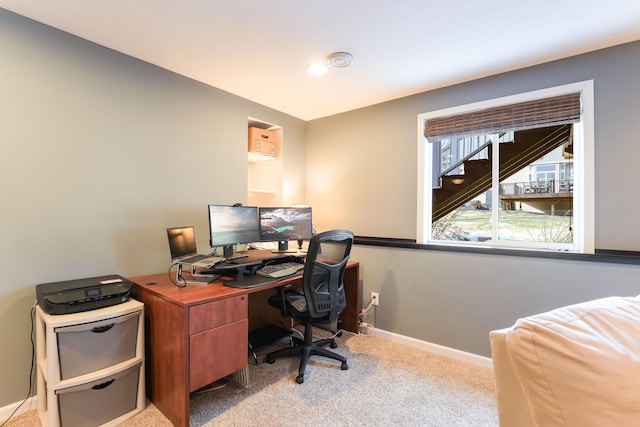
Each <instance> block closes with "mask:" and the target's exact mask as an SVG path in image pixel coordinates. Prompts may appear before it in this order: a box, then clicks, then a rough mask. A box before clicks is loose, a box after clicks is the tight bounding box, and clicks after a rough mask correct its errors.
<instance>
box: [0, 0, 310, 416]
mask: <svg viewBox="0 0 640 427" xmlns="http://www.w3.org/2000/svg"><path fill="white" fill-rule="evenodd" d="M0 52H1V54H0V152H1V154H0V198H1V200H2V209H0V218H1V221H0V227H1V230H2V239H1V240H0V271H2V272H3V274H4V278H3V280H2V284H1V285H0V347H1V350H0V407H3V406H5V405H7V404H10V403H13V402H17V401H19V400H22V399H23V398H24V397H25V395H26V394H27V390H28V385H29V384H28V383H29V381H28V378H29V366H30V358H31V344H30V341H29V331H30V322H29V311H30V308H31V307H32V305H33V304H34V302H35V285H36V284H39V283H47V282H53V281H60V280H69V279H74V278H82V277H92V276H98V275H105V274H112V273H118V274H121V275H123V276H132V275H140V274H150V273H157V272H162V271H166V270H167V269H168V267H169V265H170V263H169V251H168V245H167V238H166V232H165V229H166V227H169V226H181V225H194V226H195V229H196V236H197V244H198V247H199V248H200V249H201V250H203V251H205V250H208V249H209V244H208V220H207V213H206V205H207V204H208V203H222V204H228V203H235V202H246V197H247V154H246V151H247V119H248V117H255V118H258V119H261V120H264V121H267V122H270V123H275V124H278V125H280V126H282V127H283V128H284V129H285V131H286V135H285V138H286V139H285V153H284V154H285V156H284V157H285V159H286V162H287V163H286V171H285V179H286V180H292V181H293V182H296V183H301V182H304V175H303V171H304V138H305V136H304V134H305V126H306V125H305V122H304V121H302V120H298V119H295V118H293V117H290V116H287V115H284V114H281V113H278V112H276V111H273V110H271V109H268V108H266V107H263V106H261V105H258V104H255V103H252V102H248V101H246V100H244V99H242V98H239V97H236V96H233V95H230V94H228V93H226V92H223V91H220V90H218V89H215V88H212V87H209V86H205V85H202V84H200V83H197V82H195V81H192V80H190V79H187V78H184V77H181V76H178V75H176V74H173V73H171V72H168V71H166V70H162V69H159V68H157V67H154V66H152V65H149V64H147V63H144V62H141V61H138V60H135V59H133V58H130V57H128V56H125V55H122V54H119V53H116V52H113V51H111V50H108V49H105V48H103V47H100V46H96V45H94V44H92V43H89V42H86V41H83V40H81V39H78V38H76V37H72V36H70V35H68V34H66V33H63V32H60V31H57V30H54V29H51V28H49V27H46V26H44V25H41V24H38V23H35V22H33V21H30V20H27V19H24V18H22V17H19V16H16V15H14V14H12V13H9V12H6V11H4V10H2V9H0ZM291 187H292V188H297V192H296V193H295V194H294V195H292V197H293V198H295V201H297V202H298V203H299V202H300V201H302V200H304V186H300V185H298V186H291ZM284 202H285V203H289V202H291V201H289V200H285V201H284Z"/></svg>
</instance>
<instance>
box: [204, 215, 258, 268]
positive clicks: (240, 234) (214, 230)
mask: <svg viewBox="0 0 640 427" xmlns="http://www.w3.org/2000/svg"><path fill="white" fill-rule="evenodd" d="M209 236H210V238H209V244H210V245H211V247H212V248H216V247H222V248H223V255H222V256H224V257H225V258H229V257H230V256H231V255H233V251H234V246H235V245H238V244H241V243H252V242H258V241H260V229H259V228H258V208H257V207H255V206H223V205H209Z"/></svg>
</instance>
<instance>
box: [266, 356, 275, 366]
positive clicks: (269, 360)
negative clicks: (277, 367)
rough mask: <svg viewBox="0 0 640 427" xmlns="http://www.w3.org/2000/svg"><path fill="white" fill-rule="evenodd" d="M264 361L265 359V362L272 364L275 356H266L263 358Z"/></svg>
mask: <svg viewBox="0 0 640 427" xmlns="http://www.w3.org/2000/svg"><path fill="white" fill-rule="evenodd" d="M264 361H265V362H267V363H268V364H270V365H273V364H274V363H276V358H275V357H268V356H267V358H265V360H264Z"/></svg>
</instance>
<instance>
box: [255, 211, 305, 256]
mask: <svg viewBox="0 0 640 427" xmlns="http://www.w3.org/2000/svg"><path fill="white" fill-rule="evenodd" d="M258 215H259V217H260V241H261V242H278V250H280V251H285V250H287V248H288V242H289V241H290V240H297V241H300V242H301V241H302V240H311V237H313V222H312V220H311V208H310V207H288V208H272V207H261V208H258Z"/></svg>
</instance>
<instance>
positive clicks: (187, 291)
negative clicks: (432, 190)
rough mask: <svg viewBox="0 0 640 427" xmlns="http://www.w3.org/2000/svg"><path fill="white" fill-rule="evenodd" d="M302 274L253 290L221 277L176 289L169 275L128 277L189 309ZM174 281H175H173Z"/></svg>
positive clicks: (350, 265) (353, 264) (352, 263)
mask: <svg viewBox="0 0 640 427" xmlns="http://www.w3.org/2000/svg"><path fill="white" fill-rule="evenodd" d="M358 266H359V263H358V262H356V261H349V262H348V264H347V269H351V268H354V267H358ZM301 277H302V274H296V275H293V276H289V277H286V278H284V279H283V280H280V281H279V282H275V283H269V284H266V285H264V286H257V287H255V288H232V287H229V286H224V281H226V280H233V277H224V276H223V277H221V278H220V279H218V280H216V281H215V282H213V283H209V284H207V285H201V284H192V283H189V284H187V286H185V287H178V286H176V285H174V284H173V282H172V280H171V279H172V277H171V276H169V273H159V274H152V275H148V276H137V277H130V278H129V280H131V281H132V282H133V283H135V284H136V285H137V286H139V287H140V288H143V289H144V290H145V291H147V292H149V293H151V294H153V295H156V296H158V297H160V298H163V299H166V300H169V301H171V302H173V303H174V304H177V305H178V306H180V307H190V306H193V305H197V304H203V303H207V302H211V301H216V300H220V299H224V298H228V297H232V296H236V295H247V294H251V293H255V292H262V291H265V290H268V289H273V288H277V287H279V286H283V285H286V284H289V283H293V282H295V281H297V280H300V278H301ZM174 280H175V279H174Z"/></svg>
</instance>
